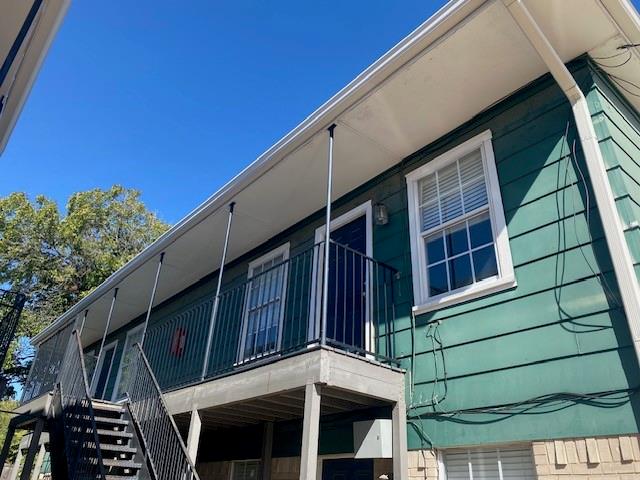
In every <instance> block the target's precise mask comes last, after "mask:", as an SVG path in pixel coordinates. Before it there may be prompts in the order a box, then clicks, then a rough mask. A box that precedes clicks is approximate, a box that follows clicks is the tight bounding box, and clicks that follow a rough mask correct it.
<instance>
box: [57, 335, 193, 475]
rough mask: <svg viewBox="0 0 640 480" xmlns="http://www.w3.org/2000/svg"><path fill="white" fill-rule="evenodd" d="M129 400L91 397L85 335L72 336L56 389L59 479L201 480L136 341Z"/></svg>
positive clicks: (131, 365)
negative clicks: (119, 400)
mask: <svg viewBox="0 0 640 480" xmlns="http://www.w3.org/2000/svg"><path fill="white" fill-rule="evenodd" d="M130 367H131V370H130V377H129V380H130V382H129V384H130V387H131V388H130V391H131V393H130V394H129V397H128V399H127V401H126V402H124V403H113V402H107V401H103V400H95V399H93V398H91V394H90V390H89V385H88V382H87V376H86V369H85V365H84V357H83V354H82V345H81V343H80V336H79V335H78V333H77V332H76V331H74V332H73V333H72V334H71V338H70V340H69V345H68V347H67V351H66V353H65V356H64V361H63V367H62V369H61V370H60V374H59V376H58V382H57V386H56V389H55V391H54V404H53V406H54V409H53V419H52V421H51V428H50V432H51V434H52V435H51V437H50V438H51V442H50V450H51V460H52V470H53V475H54V478H69V479H73V480H85V479H86V480H89V479H91V480H95V479H99V480H133V479H137V480H198V475H197V473H196V471H195V467H194V465H193V463H192V462H191V461H190V460H189V458H188V455H187V451H186V448H185V446H184V443H183V442H182V438H181V437H180V434H179V433H178V430H177V427H176V425H175V423H174V422H173V418H172V417H171V415H170V414H169V413H168V411H167V409H166V406H165V404H164V400H163V399H162V393H161V391H160V389H159V387H158V386H157V382H156V381H155V377H154V375H153V372H152V371H151V369H150V367H149V364H148V362H146V358H145V357H144V353H143V352H142V350H141V349H140V348H139V346H137V345H136V353H135V361H133V362H132V363H131V364H130Z"/></svg>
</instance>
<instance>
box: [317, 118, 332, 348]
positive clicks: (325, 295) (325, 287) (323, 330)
mask: <svg viewBox="0 0 640 480" xmlns="http://www.w3.org/2000/svg"><path fill="white" fill-rule="evenodd" d="M335 128H336V124H335V123H334V124H332V125H331V126H330V127H329V128H328V129H327V131H328V132H329V156H328V159H327V207H326V216H325V226H324V259H323V260H324V267H323V272H322V324H321V327H320V344H321V345H326V343H327V316H328V307H329V240H330V239H331V189H332V186H333V185H332V184H333V134H334V130H335Z"/></svg>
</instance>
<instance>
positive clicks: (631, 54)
mask: <svg viewBox="0 0 640 480" xmlns="http://www.w3.org/2000/svg"><path fill="white" fill-rule="evenodd" d="M625 53H627V54H628V56H627V58H626V59H625V60H624V61H623V62H622V63H619V64H617V65H607V64H604V63H600V62H598V61H597V60H606V59H605V58H597V59H596V58H594V57H591V58H592V60H593V63H596V64H597V65H599V66H601V67H604V68H619V67H622V66H623V65H626V64H627V63H629V62H630V61H631V59H632V58H633V53H631V51H630V50H625V51H624V52H622V53H620V54H619V55H624V54H625ZM619 55H614V56H611V57H610V58H609V59H612V58H616V57H617V56H619Z"/></svg>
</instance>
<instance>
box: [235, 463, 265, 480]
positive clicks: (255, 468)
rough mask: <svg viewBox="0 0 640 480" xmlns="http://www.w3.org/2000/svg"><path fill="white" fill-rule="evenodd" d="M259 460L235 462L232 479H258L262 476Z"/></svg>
mask: <svg viewBox="0 0 640 480" xmlns="http://www.w3.org/2000/svg"><path fill="white" fill-rule="evenodd" d="M259 473H260V461H259V460H242V461H238V462H233V471H232V472H231V478H232V480H258V478H260V477H259V476H258V474H259Z"/></svg>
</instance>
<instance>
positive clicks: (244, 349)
mask: <svg viewBox="0 0 640 480" xmlns="http://www.w3.org/2000/svg"><path fill="white" fill-rule="evenodd" d="M324 248H325V244H324V243H318V244H316V245H313V246H312V247H311V248H309V249H307V250H305V251H302V252H301V253H298V254H297V255H294V256H292V257H290V258H280V259H275V260H274V261H273V262H272V264H266V265H264V264H263V265H262V266H260V267H259V268H258V269H255V270H254V271H252V272H250V275H249V278H248V279H246V280H244V281H242V282H238V283H236V284H235V285H233V286H232V287H230V288H226V289H225V290H223V291H222V292H221V294H220V297H219V299H218V307H217V314H216V315H215V318H214V319H211V315H212V310H213V308H214V302H215V301H214V299H211V298H207V299H204V300H202V301H200V302H196V303H195V304H192V305H191V306H189V307H188V308H186V309H184V310H182V311H180V312H178V313H175V314H173V315H171V316H168V317H166V318H164V319H162V320H160V321H158V322H156V323H155V324H153V325H152V326H151V327H150V328H149V330H148V332H147V336H146V340H145V352H147V354H148V356H149V363H150V364H151V366H152V368H153V371H154V372H155V373H156V377H157V379H158V382H159V384H160V386H161V387H162V389H163V390H165V389H171V388H175V387H179V386H183V385H186V384H190V383H194V382H197V381H200V380H201V379H202V378H212V377H216V376H220V375H224V374H228V373H230V372H233V371H236V370H239V369H243V368H248V367H250V366H251V365H254V364H256V363H258V362H267V361H271V360H275V359H278V358H281V357H283V356H285V355H290V354H295V353H296V352H300V351H304V350H305V349H307V348H309V347H310V346H313V345H327V346H332V347H335V348H338V349H341V350H344V351H347V352H351V353H353V354H355V355H360V356H365V357H367V358H371V359H376V360H378V361H381V362H394V360H393V359H394V356H395V352H394V333H395V331H394V319H395V311H394V282H395V278H396V273H397V272H396V270H395V269H394V268H392V267H390V266H388V265H385V264H383V263H381V262H379V261H377V260H375V259H373V258H371V257H368V256H366V255H364V254H363V253H361V252H359V251H356V250H353V249H351V248H349V247H347V246H344V245H340V244H338V243H335V242H333V241H331V242H330V244H329V278H328V288H327V317H326V326H325V329H324V331H323V321H322V307H323V281H324V275H323V271H324V254H325V253H324V252H325V250H324ZM211 321H213V338H212V343H211V348H210V350H209V351H208V352H206V351H205V350H206V343H207V342H206V339H207V336H208V331H209V328H210V322H211ZM205 355H208V356H209V358H208V362H207V370H206V372H203V366H204V365H205ZM203 373H204V375H203Z"/></svg>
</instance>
